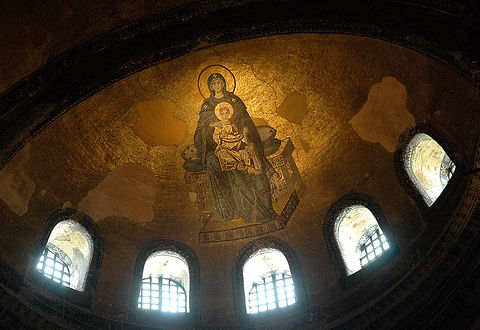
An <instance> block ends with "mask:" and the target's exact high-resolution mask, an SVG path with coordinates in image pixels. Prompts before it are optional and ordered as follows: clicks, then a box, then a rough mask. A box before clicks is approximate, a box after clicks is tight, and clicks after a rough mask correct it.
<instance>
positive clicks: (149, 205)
mask: <svg viewBox="0 0 480 330" xmlns="http://www.w3.org/2000/svg"><path fill="white" fill-rule="evenodd" d="M154 200H155V175H154V174H153V173H152V172H151V171H150V170H148V169H147V168H146V167H144V166H142V165H140V164H125V165H122V166H120V167H118V168H116V169H114V170H113V171H112V172H111V173H110V174H109V175H108V176H107V177H106V178H105V179H104V180H103V181H101V182H100V183H99V184H98V186H96V187H95V188H94V189H92V190H90V191H89V192H88V194H87V196H86V197H84V198H83V199H82V200H81V201H80V203H78V209H79V210H80V211H82V212H84V213H86V214H87V215H88V216H90V217H91V218H92V219H94V221H100V220H102V219H104V218H106V217H109V216H117V217H126V218H129V219H131V220H134V221H136V222H150V221H152V220H153V203H154Z"/></svg>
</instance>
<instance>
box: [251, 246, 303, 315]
mask: <svg viewBox="0 0 480 330" xmlns="http://www.w3.org/2000/svg"><path fill="white" fill-rule="evenodd" d="M243 288H244V293H245V302H246V309H247V314H255V313H261V312H266V311H268V310H273V309H277V308H282V307H286V306H289V305H292V304H294V303H295V302H296V298H295V286H294V284H293V279H292V274H291V272H290V266H289V265H288V261H287V258H285V256H284V255H283V253H282V252H280V251H278V250H277V249H272V248H269V249H268V248H264V249H260V250H258V251H256V252H255V253H254V254H253V255H251V256H250V258H249V259H248V260H247V261H246V262H245V264H244V265H243Z"/></svg>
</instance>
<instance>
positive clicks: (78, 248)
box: [29, 208, 103, 307]
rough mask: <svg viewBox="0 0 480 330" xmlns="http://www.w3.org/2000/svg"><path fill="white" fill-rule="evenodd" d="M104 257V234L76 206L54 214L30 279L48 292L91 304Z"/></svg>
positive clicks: (36, 251) (35, 255)
mask: <svg viewBox="0 0 480 330" xmlns="http://www.w3.org/2000/svg"><path fill="white" fill-rule="evenodd" d="M102 256H103V236H102V233H101V232H100V230H99V228H98V227H97V226H96V225H95V223H94V222H93V220H92V219H90V217H88V215H86V214H84V213H82V212H80V211H77V210H75V209H73V208H65V209H61V210H58V211H56V212H54V213H52V214H51V215H50V216H49V217H48V219H47V220H46V222H45V226H44V228H43V230H42V232H41V233H40V236H39V238H38V241H37V243H36V244H35V248H34V251H33V253H32V259H31V261H30V267H29V278H30V279H31V280H32V281H33V282H34V283H35V284H37V285H39V286H41V287H42V292H44V294H45V295H48V292H47V291H44V289H47V290H48V291H52V292H54V293H55V295H56V296H61V297H63V298H65V299H67V300H69V301H71V302H73V303H75V304H77V305H82V306H86V307H89V306H91V303H92V297H93V292H94V290H95V285H96V283H97V279H98V275H99V273H100V267H101V265H102Z"/></svg>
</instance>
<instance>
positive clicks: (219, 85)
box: [212, 79, 223, 93]
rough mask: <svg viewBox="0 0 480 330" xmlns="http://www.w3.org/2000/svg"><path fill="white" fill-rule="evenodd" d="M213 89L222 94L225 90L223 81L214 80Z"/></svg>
mask: <svg viewBox="0 0 480 330" xmlns="http://www.w3.org/2000/svg"><path fill="white" fill-rule="evenodd" d="M212 89H213V90H214V91H215V92H216V93H220V92H221V91H222V90H223V81H221V80H220V79H213V81H212Z"/></svg>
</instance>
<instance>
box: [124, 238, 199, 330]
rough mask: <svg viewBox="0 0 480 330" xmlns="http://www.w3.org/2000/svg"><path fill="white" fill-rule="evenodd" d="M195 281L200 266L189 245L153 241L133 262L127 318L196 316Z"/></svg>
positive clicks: (197, 291) (183, 318)
mask: <svg viewBox="0 0 480 330" xmlns="http://www.w3.org/2000/svg"><path fill="white" fill-rule="evenodd" d="M199 285H200V267H199V264H198V260H197V257H196V255H195V253H194V252H193V251H192V250H191V249H190V248H188V247H187V246H185V245H183V244H181V243H179V242H176V241H172V240H159V241H154V242H152V243H150V244H148V245H147V246H146V247H145V248H144V249H143V250H142V251H141V252H140V254H139V255H138V257H137V260H136V262H135V270H134V276H133V285H132V298H131V304H130V306H131V307H130V318H131V319H133V320H140V319H141V320H142V321H145V320H147V321H148V320H150V321H156V320H158V319H159V318H163V319H164V320H165V319H166V318H174V319H175V320H176V322H178V321H179V318H181V319H182V320H184V321H187V322H190V321H195V320H198V319H199V315H200V294H199ZM178 324H179V323H177V325H178ZM184 325H186V324H184ZM188 325H191V324H188Z"/></svg>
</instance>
